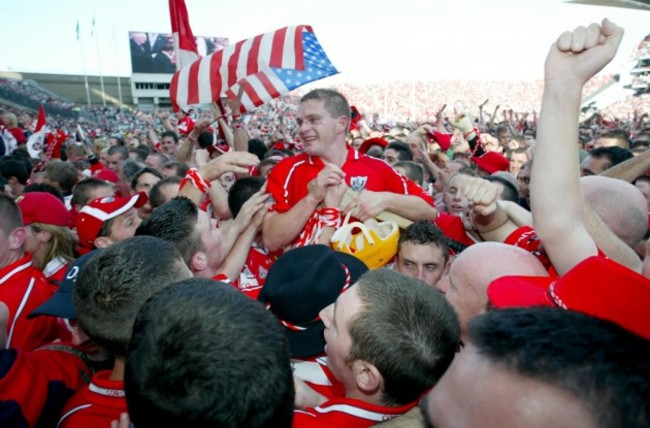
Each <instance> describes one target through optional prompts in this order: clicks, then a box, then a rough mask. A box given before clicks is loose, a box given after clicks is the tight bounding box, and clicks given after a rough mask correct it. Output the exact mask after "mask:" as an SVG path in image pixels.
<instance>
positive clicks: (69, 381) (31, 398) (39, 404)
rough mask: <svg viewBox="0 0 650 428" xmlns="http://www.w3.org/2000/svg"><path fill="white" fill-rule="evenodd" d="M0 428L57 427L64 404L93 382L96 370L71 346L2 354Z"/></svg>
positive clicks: (10, 350) (4, 351)
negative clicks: (55, 423) (7, 427)
mask: <svg viewBox="0 0 650 428" xmlns="http://www.w3.org/2000/svg"><path fill="white" fill-rule="evenodd" d="M0 367H1V368H2V370H1V371H0V426H3V427H5V426H12V427H14V426H24V427H33V426H36V425H37V423H38V422H39V420H40V423H38V426H54V423H53V422H54V421H56V420H57V419H58V417H59V415H60V414H61V410H62V409H63V406H64V405H65V403H66V402H67V401H68V399H70V397H71V396H72V395H73V394H74V393H75V391H77V390H79V389H80V388H82V387H84V386H86V385H87V384H88V383H89V382H90V378H91V376H92V374H93V370H92V368H91V366H90V363H89V362H87V361H86V360H85V356H84V355H83V353H81V352H80V351H78V350H76V349H75V348H74V347H72V346H68V345H64V344H61V343H57V344H50V345H46V346H44V347H43V348H40V349H37V350H35V351H30V352H22V351H17V350H15V349H5V350H2V351H0Z"/></svg>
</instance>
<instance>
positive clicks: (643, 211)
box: [580, 175, 648, 248]
mask: <svg viewBox="0 0 650 428" xmlns="http://www.w3.org/2000/svg"><path fill="white" fill-rule="evenodd" d="M580 182H581V185H582V193H583V197H584V200H585V201H587V202H589V203H590V204H591V206H592V207H593V208H594V211H596V212H597V213H598V215H599V216H600V218H601V219H602V220H603V222H604V223H605V224H606V225H607V227H609V228H610V229H611V231H612V232H614V234H615V235H616V236H618V237H619V238H620V239H621V240H622V241H623V242H625V243H626V244H627V245H629V246H630V247H632V248H634V247H635V246H636V245H637V244H638V243H639V241H640V240H641V238H643V235H645V233H646V231H647V230H648V212H647V209H648V204H647V201H646V200H645V197H644V196H643V193H641V191H640V190H639V189H638V188H636V187H635V186H634V185H632V184H630V183H628V182H626V181H623V180H617V179H615V178H609V177H601V176H596V175H595V176H589V177H582V178H581V179H580Z"/></svg>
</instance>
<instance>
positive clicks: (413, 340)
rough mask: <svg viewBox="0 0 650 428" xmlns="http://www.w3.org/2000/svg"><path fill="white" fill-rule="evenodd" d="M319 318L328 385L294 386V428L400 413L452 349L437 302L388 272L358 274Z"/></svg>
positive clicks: (362, 423)
mask: <svg viewBox="0 0 650 428" xmlns="http://www.w3.org/2000/svg"><path fill="white" fill-rule="evenodd" d="M267 284H268V283H267ZM320 318H321V319H322V321H323V323H324V324H325V331H324V337H325V342H326V345H325V352H326V354H327V370H328V371H329V372H330V373H331V380H332V387H331V388H330V390H329V391H324V390H322V389H321V390H320V391H319V392H320V393H321V394H323V395H324V396H325V397H319V396H318V395H314V394H305V391H303V390H302V389H301V387H300V386H299V387H298V390H297V394H296V403H297V405H298V406H303V407H304V410H297V411H296V413H295V415H294V424H293V426H294V427H321V426H322V427H325V426H327V427H330V426H346V427H366V426H371V425H374V424H377V423H379V422H383V421H386V420H389V419H391V418H393V417H395V416H397V415H400V414H402V413H404V412H406V411H408V410H409V409H411V408H413V407H414V406H415V405H416V404H417V401H418V400H419V398H420V396H421V394H423V393H424V392H425V391H426V390H428V389H429V388H431V387H432V386H434V385H435V384H436V382H437V381H438V379H439V378H440V377H441V376H442V374H443V373H444V372H445V370H446V369H447V367H448V366H449V364H450V363H451V361H452V360H453V358H454V355H455V353H456V351H457V350H458V346H459V335H458V333H459V329H458V319H457V317H456V315H455V313H454V311H453V309H452V308H451V306H450V305H449V304H448V303H447V302H446V301H445V300H444V298H443V297H442V296H441V295H440V294H439V293H438V292H436V291H435V290H433V289H432V288H431V287H427V286H426V285H425V284H423V283H421V282H420V281H417V280H415V279H413V278H409V277H407V276H404V275H401V274H399V273H397V272H394V271H392V270H390V269H379V270H375V271H369V272H367V273H366V274H364V275H363V276H362V277H361V278H360V279H359V281H357V283H356V284H354V285H353V286H352V287H350V288H349V289H348V290H347V291H344V292H343V294H341V295H340V296H339V297H338V298H337V299H336V302H335V303H333V304H331V305H329V306H328V307H326V308H325V309H323V310H322V311H321V313H320ZM310 400H313V401H311V402H309V401H310Z"/></svg>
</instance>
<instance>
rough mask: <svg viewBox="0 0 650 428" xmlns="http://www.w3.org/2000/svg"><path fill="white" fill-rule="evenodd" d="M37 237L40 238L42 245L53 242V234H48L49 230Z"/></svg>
mask: <svg viewBox="0 0 650 428" xmlns="http://www.w3.org/2000/svg"><path fill="white" fill-rule="evenodd" d="M36 235H37V236H38V241H39V242H40V243H42V244H47V243H48V242H50V241H51V240H52V232H48V231H47V230H41V231H39V232H38V233H37V234H36Z"/></svg>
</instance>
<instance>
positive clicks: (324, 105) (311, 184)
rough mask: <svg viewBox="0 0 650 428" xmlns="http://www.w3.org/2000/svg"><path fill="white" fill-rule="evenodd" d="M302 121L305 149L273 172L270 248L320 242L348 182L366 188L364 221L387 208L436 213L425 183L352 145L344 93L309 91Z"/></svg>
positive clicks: (359, 205)
mask: <svg viewBox="0 0 650 428" xmlns="http://www.w3.org/2000/svg"><path fill="white" fill-rule="evenodd" d="M297 122H298V125H299V128H298V131H299V137H300V140H301V141H302V143H303V145H304V152H303V153H302V154H300V155H296V156H292V157H289V158H286V159H284V160H283V161H281V162H280V163H278V164H277V165H276V166H275V167H274V168H273V169H272V170H271V173H270V174H269V177H268V192H269V193H270V194H271V195H272V196H273V199H274V200H275V204H274V205H273V207H272V209H271V211H272V212H270V213H269V214H268V215H267V216H266V217H265V218H264V224H263V237H264V245H265V246H266V247H267V248H269V249H270V250H277V249H280V248H282V247H285V246H288V245H290V244H291V245H293V246H303V245H306V244H310V243H315V242H317V241H318V239H319V233H320V232H319V231H322V230H324V229H326V228H333V227H336V226H337V225H338V224H339V223H340V212H339V210H338V207H339V204H340V203H341V200H342V199H343V194H344V193H345V190H346V188H347V187H348V186H349V187H350V188H352V190H355V191H358V192H360V193H359V195H358V196H357V197H356V199H355V203H354V211H353V212H352V215H353V216H354V217H356V218H358V219H360V220H362V221H365V220H367V219H370V218H373V217H375V216H376V215H377V214H379V213H380V212H382V211H391V212H393V213H395V214H399V215H401V216H403V217H406V218H408V219H410V220H414V221H417V220H425V219H432V218H433V217H434V216H435V213H436V211H435V208H434V207H433V201H432V199H431V197H430V196H429V195H427V194H426V193H425V192H424V191H423V190H422V189H421V188H419V187H418V186H417V185H415V184H414V183H412V182H410V181H409V180H407V179H406V178H405V177H403V176H401V175H400V174H398V173H397V172H396V171H395V170H394V169H392V168H391V167H390V166H389V165H388V164H386V163H385V162H383V161H381V160H378V159H374V158H371V157H368V156H366V155H363V154H361V153H359V152H358V151H357V150H355V149H354V148H352V147H351V146H348V145H347V144H346V140H345V138H346V135H347V132H348V129H349V126H350V106H349V104H348V102H347V100H346V99H345V98H344V97H343V96H342V95H341V94H340V93H338V92H336V91H333V90H329V89H316V90H313V91H311V92H309V93H308V94H306V95H305V96H304V97H302V99H301V101H300V107H299V110H298V118H297Z"/></svg>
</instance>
